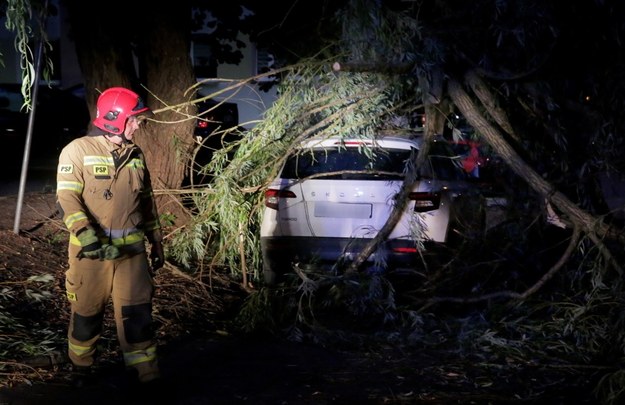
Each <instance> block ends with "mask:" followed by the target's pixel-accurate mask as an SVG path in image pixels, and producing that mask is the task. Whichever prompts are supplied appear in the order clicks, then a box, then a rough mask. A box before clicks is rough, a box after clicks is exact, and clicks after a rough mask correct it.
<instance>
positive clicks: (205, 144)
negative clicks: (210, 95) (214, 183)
mask: <svg viewBox="0 0 625 405" xmlns="http://www.w3.org/2000/svg"><path fill="white" fill-rule="evenodd" d="M197 107H198V112H197V116H198V118H197V120H196V124H195V130H194V135H195V137H196V141H197V142H198V143H201V147H200V148H199V149H198V150H197V153H196V154H195V156H194V159H193V162H192V166H191V167H192V178H190V177H189V176H187V179H185V182H184V185H188V183H190V181H191V180H193V184H194V185H203V184H207V183H209V182H210V180H211V178H212V177H211V176H210V175H207V174H206V173H204V172H203V170H202V168H203V167H204V166H205V165H206V164H208V163H209V162H210V161H211V159H212V158H213V153H214V152H215V151H216V150H219V149H221V148H223V147H224V145H227V144H229V143H231V142H235V141H238V140H239V139H240V138H241V134H242V132H243V131H245V128H242V127H239V108H238V106H237V104H236V103H226V102H218V101H214V100H211V99H209V100H206V101H202V102H200V103H198V104H197ZM233 153H234V151H231V153H230V156H232V154H233Z"/></svg>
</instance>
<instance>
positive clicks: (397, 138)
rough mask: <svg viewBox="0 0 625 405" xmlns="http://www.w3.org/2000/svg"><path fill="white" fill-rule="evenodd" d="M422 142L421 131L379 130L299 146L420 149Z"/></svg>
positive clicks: (308, 141) (317, 140)
mask: <svg viewBox="0 0 625 405" xmlns="http://www.w3.org/2000/svg"><path fill="white" fill-rule="evenodd" d="M441 140H443V138H442V136H440V135H436V136H435V137H434V141H435V142H437V141H441ZM422 144H423V132H421V131H419V132H397V131H395V132H380V133H378V134H376V135H375V136H358V135H354V136H331V137H326V138H311V139H307V140H305V141H303V142H302V143H301V144H300V146H299V148H300V149H310V148H328V147H337V146H341V145H342V146H344V147H363V146H366V147H373V146H378V147H382V148H393V149H410V148H416V149H421V145H422Z"/></svg>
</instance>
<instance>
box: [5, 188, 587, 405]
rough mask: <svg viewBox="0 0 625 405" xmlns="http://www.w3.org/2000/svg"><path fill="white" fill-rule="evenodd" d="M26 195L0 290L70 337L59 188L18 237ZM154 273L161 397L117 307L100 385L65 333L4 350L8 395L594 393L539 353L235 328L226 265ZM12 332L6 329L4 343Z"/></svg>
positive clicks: (310, 399) (461, 397) (509, 397)
mask: <svg viewBox="0 0 625 405" xmlns="http://www.w3.org/2000/svg"><path fill="white" fill-rule="evenodd" d="M16 203H17V199H16V197H15V196H7V197H0V212H4V213H5V215H0V289H2V287H3V286H15V285H18V286H22V285H23V287H24V288H23V289H20V288H18V289H16V290H15V291H17V292H16V293H14V294H13V295H12V296H11V300H10V302H6V301H0V311H1V310H5V311H8V312H10V313H11V314H12V315H14V316H16V317H17V318H19V319H20V323H21V324H22V325H26V326H27V327H30V328H32V329H30V330H41V329H42V328H47V329H49V330H53V331H55V332H56V334H57V336H61V337H62V336H64V330H65V328H66V324H67V306H66V302H65V300H64V294H63V282H64V280H63V277H64V271H65V265H66V257H65V247H66V245H65V244H64V243H65V242H63V241H64V240H65V235H66V234H65V233H64V231H63V228H62V226H61V224H60V222H59V221H58V218H54V211H55V208H54V195H53V194H51V193H29V194H27V195H26V197H25V199H24V206H23V210H22V220H21V223H20V225H21V226H20V229H21V230H22V231H21V232H20V234H19V235H18V234H15V233H14V232H13V231H12V229H13V226H14V218H15V217H14V214H15V209H16ZM46 274H51V275H53V277H54V281H53V287H52V288H49V289H50V290H51V291H52V293H53V294H52V297H50V298H49V299H47V300H45V301H43V302H33V299H32V296H33V295H32V290H31V293H30V294H28V293H26V291H28V290H29V289H31V287H29V284H28V282H27V281H26V280H27V279H28V278H29V277H31V276H42V275H46ZM156 283H157V293H156V299H155V319H156V321H157V322H158V324H159V326H158V329H157V332H158V338H159V350H160V361H161V368H162V373H163V380H162V383H161V384H160V385H159V386H158V387H153V388H155V389H154V391H155V392H157V397H156V398H154V396H152V397H151V398H147V397H145V395H147V393H145V392H136V391H131V390H129V389H128V387H126V386H125V385H124V381H123V379H122V376H123V369H122V366H121V360H120V356H119V353H118V351H117V346H116V339H115V335H114V330H113V329H114V327H113V325H112V324H111V318H110V311H109V315H107V320H106V326H105V330H106V332H105V335H104V336H103V339H102V343H101V353H102V356H101V359H100V362H99V363H98V367H97V374H96V377H95V380H94V381H93V383H92V384H88V385H86V386H84V387H82V388H76V387H74V386H72V384H71V383H70V380H69V367H68V364H67V363H66V362H65V360H64V356H63V350H64V347H63V344H64V342H63V340H62V339H60V340H59V341H58V342H57V343H58V344H57V346H58V348H57V349H56V350H55V351H53V352H51V353H50V356H49V357H43V358H42V357H35V358H23V357H19V356H15V354H12V353H10V352H5V353H3V352H1V351H0V356H1V357H0V365H1V366H2V368H1V369H0V371H1V374H0V387H1V388H0V405H9V404H11V405H22V404H57V403H58V404H65V405H68V404H83V403H90V404H110V403H127V404H143V403H146V404H147V403H149V404H156V403H163V404H236V403H253V404H328V403H337V404H356V403H358V404H365V403H371V404H400V403H402V404H403V403H406V404H407V403H410V404H513V403H514V404H521V403H523V404H528V403H536V404H542V403H550V404H568V403H572V402H571V401H572V399H571V398H575V400H574V401H575V403H578V404H582V403H593V402H592V400H591V399H590V393H589V392H588V390H587V389H585V388H584V386H585V384H583V383H586V382H587V381H585V376H583V375H577V374H576V372H575V371H568V370H566V369H562V370H555V369H551V368H548V367H542V366H540V364H538V363H536V364H512V362H511V360H509V359H508V360H503V361H502V363H500V364H495V363H493V364H491V365H490V366H485V365H484V364H481V362H479V361H477V360H476V359H473V358H469V357H465V356H462V355H459V354H458V353H457V352H456V353H454V352H449V351H447V352H441V351H436V350H416V351H406V350H405V349H404V348H401V347H396V346H393V345H391V344H389V345H383V346H378V347H376V348H375V349H373V350H349V349H345V348H344V347H342V348H340V349H339V348H332V347H323V346H319V345H313V344H303V343H296V342H290V341H286V340H283V339H280V338H276V337H269V336H246V335H243V334H241V333H237V332H235V331H234V330H233V328H232V327H231V320H232V316H233V315H234V314H236V312H237V309H238V308H239V307H240V305H241V304H242V302H243V300H244V299H245V298H246V296H247V294H248V293H247V292H246V291H244V290H243V289H242V288H241V287H240V286H239V285H238V283H236V282H234V281H233V280H231V279H230V278H229V276H228V274H225V273H224V274H212V275H211V277H210V281H209V280H208V279H207V281H206V282H205V283H198V282H197V281H192V280H190V279H189V278H188V277H185V276H184V274H183V273H181V272H180V271H179V270H177V269H176V268H174V267H173V266H171V265H168V266H166V267H165V268H164V269H163V270H161V271H160V272H159V273H158V275H157V276H156ZM29 297H30V298H29ZM1 321H2V320H1V319H0V322H1ZM1 330H2V329H0V331H1ZM0 335H1V334H0ZM11 338H15V337H11V336H0V342H1V341H4V340H6V339H11ZM16 339H18V340H19V339H20V337H19V336H18V337H17V338H16ZM2 357H4V358H2ZM506 362H507V363H506ZM564 381H569V382H570V381H573V382H575V381H579V382H580V384H577V385H576V384H575V383H573V384H570V383H567V384H563V382H564ZM582 382H583V383H582Z"/></svg>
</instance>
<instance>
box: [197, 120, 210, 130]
mask: <svg viewBox="0 0 625 405" xmlns="http://www.w3.org/2000/svg"><path fill="white" fill-rule="evenodd" d="M197 127H198V128H201V129H205V128H208V121H205V120H197Z"/></svg>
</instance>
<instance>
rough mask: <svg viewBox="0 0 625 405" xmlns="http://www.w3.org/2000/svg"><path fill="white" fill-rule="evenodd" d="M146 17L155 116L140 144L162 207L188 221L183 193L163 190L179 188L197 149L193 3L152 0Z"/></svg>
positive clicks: (144, 38)
mask: <svg viewBox="0 0 625 405" xmlns="http://www.w3.org/2000/svg"><path fill="white" fill-rule="evenodd" d="M142 19H143V20H144V21H146V22H149V23H147V24H145V26H144V27H143V30H142V35H141V37H140V38H141V40H140V41H139V45H140V50H141V52H140V53H139V57H140V58H139V60H140V62H141V63H140V66H145V69H144V71H145V80H146V84H147V85H146V87H147V90H148V96H147V102H148V105H149V106H150V107H151V108H152V109H153V110H154V111H155V113H156V116H155V117H154V120H153V121H152V122H150V123H149V124H148V125H147V128H146V130H144V131H142V132H141V133H140V134H138V136H137V143H138V144H139V145H140V146H141V148H142V149H143V151H144V153H145V156H146V160H147V163H148V165H149V167H150V171H151V173H152V177H153V178H154V179H155V181H154V182H153V183H154V184H153V186H154V188H155V189H156V190H157V191H158V190H161V194H160V197H159V198H158V199H157V201H158V203H159V209H160V210H161V212H169V213H173V214H174V215H175V216H176V217H177V218H179V220H178V221H177V222H181V223H184V222H186V220H187V219H188V218H187V215H188V214H187V212H186V210H185V209H183V208H182V206H181V204H180V201H179V197H178V196H176V195H173V194H167V193H166V192H165V193H164V194H162V193H163V191H165V190H175V189H178V188H180V186H181V185H182V182H183V179H184V176H185V168H186V165H187V162H188V159H189V157H190V156H191V154H192V152H193V145H194V143H193V131H194V128H195V123H196V119H195V115H196V112H197V108H196V106H195V105H190V104H185V103H188V102H189V101H191V100H193V99H194V98H195V93H193V92H191V93H188V89H190V88H191V87H192V86H193V85H194V84H195V83H196V79H195V74H194V70H193V64H192V62H191V56H190V55H191V53H190V28H189V27H190V26H191V8H190V6H189V5H188V2H186V1H182V3H180V2H179V3H178V4H177V6H176V7H171V5H170V4H167V3H158V2H157V3H155V2H149V4H146V8H145V10H144V14H143V16H142ZM172 106H177V107H175V108H171V107H172Z"/></svg>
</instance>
